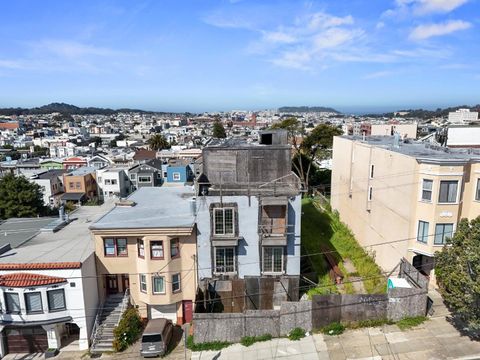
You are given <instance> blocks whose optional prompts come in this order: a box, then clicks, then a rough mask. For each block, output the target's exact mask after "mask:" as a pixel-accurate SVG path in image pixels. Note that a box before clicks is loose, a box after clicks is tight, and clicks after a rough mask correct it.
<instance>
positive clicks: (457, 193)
mask: <svg viewBox="0 0 480 360" xmlns="http://www.w3.org/2000/svg"><path fill="white" fill-rule="evenodd" d="M442 182H456V183H457V191H456V194H455V201H447V202H443V201H440V192H441V191H442ZM460 186H461V184H460V181H458V180H440V183H439V185H438V203H439V204H458V196H459V194H460V190H461V189H460ZM447 197H448V194H447Z"/></svg>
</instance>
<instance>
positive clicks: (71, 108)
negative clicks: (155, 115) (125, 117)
mask: <svg viewBox="0 0 480 360" xmlns="http://www.w3.org/2000/svg"><path fill="white" fill-rule="evenodd" d="M55 112H58V113H61V114H64V115H112V114H116V113H119V112H140V113H152V112H149V111H143V110H137V109H117V110H113V109H104V108H97V107H86V108H82V107H78V106H75V105H70V104H65V103H51V104H48V105H43V106H40V107H35V108H30V109H28V108H3V109H1V108H0V115H41V114H51V113H55Z"/></svg>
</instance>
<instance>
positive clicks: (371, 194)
mask: <svg viewBox="0 0 480 360" xmlns="http://www.w3.org/2000/svg"><path fill="white" fill-rule="evenodd" d="M372 197H373V187H371V186H370V187H369V188H368V201H372Z"/></svg>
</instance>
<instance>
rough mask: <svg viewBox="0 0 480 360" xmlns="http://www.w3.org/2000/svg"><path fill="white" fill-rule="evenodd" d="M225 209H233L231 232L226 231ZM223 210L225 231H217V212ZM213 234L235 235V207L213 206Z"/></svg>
mask: <svg viewBox="0 0 480 360" xmlns="http://www.w3.org/2000/svg"><path fill="white" fill-rule="evenodd" d="M225 210H231V211H232V232H231V233H227V232H226V231H225V228H226V226H225ZM220 211H221V212H223V215H222V219H223V220H222V222H223V224H222V228H223V232H217V226H216V225H217V218H216V213H217V212H220ZM213 234H214V235H215V236H229V237H232V236H235V208H233V207H225V208H213Z"/></svg>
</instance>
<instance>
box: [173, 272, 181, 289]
mask: <svg viewBox="0 0 480 360" xmlns="http://www.w3.org/2000/svg"><path fill="white" fill-rule="evenodd" d="M177 291H180V274H173V275H172V292H177Z"/></svg>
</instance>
